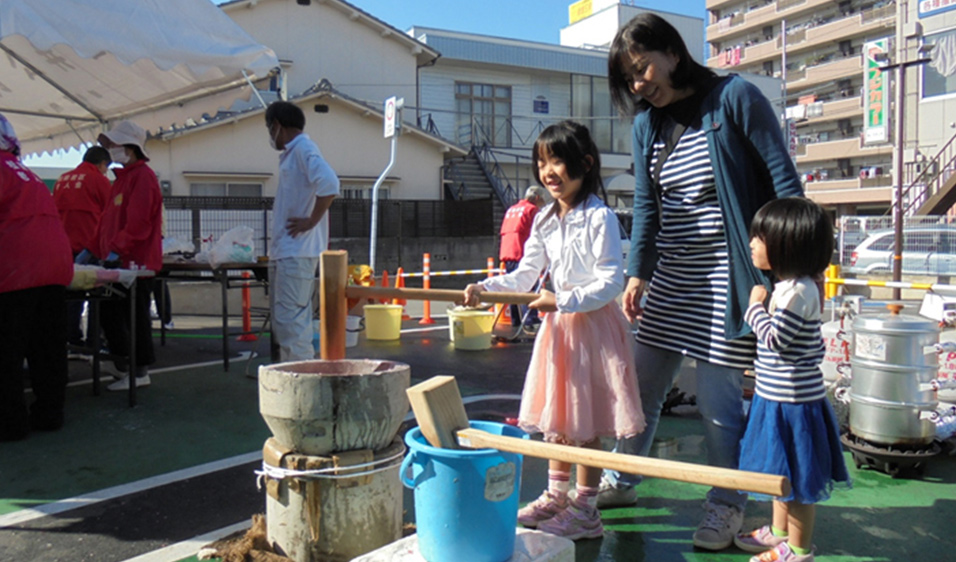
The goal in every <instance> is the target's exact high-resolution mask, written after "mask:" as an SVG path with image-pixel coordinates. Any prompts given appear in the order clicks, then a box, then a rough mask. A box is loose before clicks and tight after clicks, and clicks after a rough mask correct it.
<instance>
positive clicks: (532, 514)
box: [518, 490, 568, 529]
mask: <svg viewBox="0 0 956 562" xmlns="http://www.w3.org/2000/svg"><path fill="white" fill-rule="evenodd" d="M567 507H568V497H567V496H559V495H557V494H552V493H551V492H550V491H548V490H545V491H544V492H543V493H542V494H541V495H540V496H538V499H536V500H534V501H533V502H531V503H529V504H528V505H526V506H524V507H522V508H521V509H519V510H518V523H521V524H522V525H524V526H525V527H530V528H532V529H534V528H535V527H537V526H538V523H540V522H542V521H545V520H548V519H551V518H552V517H554V516H555V515H557V514H558V513H560V512H561V511H564V510H565V509H567Z"/></svg>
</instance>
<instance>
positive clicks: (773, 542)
mask: <svg viewBox="0 0 956 562" xmlns="http://www.w3.org/2000/svg"><path fill="white" fill-rule="evenodd" d="M782 542H787V537H778V536H776V535H774V534H773V532H772V531H771V530H770V525H764V526H763V527H761V528H759V529H754V530H753V531H751V532H749V533H739V534H738V535H737V536H735V537H734V544H735V545H737V548H739V549H740V550H742V551H744V552H763V551H765V550H770V549H772V548H773V547H775V546H777V545H778V544H780V543H782Z"/></svg>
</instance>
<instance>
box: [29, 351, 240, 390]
mask: <svg viewBox="0 0 956 562" xmlns="http://www.w3.org/2000/svg"><path fill="white" fill-rule="evenodd" d="M250 357H256V354H254V353H253V352H251V351H240V352H239V355H238V356H236V357H230V358H229V361H230V362H232V361H245V360H247V359H249V358H250ZM214 365H222V359H217V360H215V361H203V362H202V363H192V364H190V365H174V366H172V367H162V368H159V369H150V370H149V374H151V375H156V374H160V373H175V372H176V371H183V370H185V369H197V368H199V367H212V366H214ZM92 376H93V375H92V374H91V375H90V377H91V378H89V379H83V380H79V381H73V382H71V383H69V384H67V385H66V386H67V387H71V388H72V387H74V386H85V385H88V384H93V379H92ZM107 379H110V380H107ZM108 382H112V378H111V377H109V376H108V375H104V374H103V371H102V369H100V384H103V383H108ZM29 390H30V389H27V391H28V392H29Z"/></svg>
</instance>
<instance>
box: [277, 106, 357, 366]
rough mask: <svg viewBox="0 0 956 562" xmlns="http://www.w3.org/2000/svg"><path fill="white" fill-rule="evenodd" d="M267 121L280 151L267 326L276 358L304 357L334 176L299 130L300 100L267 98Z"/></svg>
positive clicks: (335, 190)
mask: <svg viewBox="0 0 956 562" xmlns="http://www.w3.org/2000/svg"><path fill="white" fill-rule="evenodd" d="M266 127H267V128H268V129H269V142H270V144H271V145H272V148H274V149H276V150H280V151H282V152H281V154H279V188H278V190H277V192H276V198H275V203H274V204H273V207H272V220H273V222H272V224H273V227H272V242H271V244H270V246H269V258H270V259H271V260H272V262H273V264H272V265H273V271H274V272H275V274H274V278H273V281H272V288H273V303H272V326H273V329H274V330H275V336H276V341H277V342H278V344H279V358H280V360H282V361H303V360H307V359H312V358H314V357H315V352H314V350H313V348H312V291H313V289H314V287H315V275H316V267H317V266H318V263H319V256H320V255H321V254H322V252H324V251H325V250H327V249H328V247H329V216H328V210H329V207H330V206H331V205H332V200H333V199H335V196H336V195H338V194H339V178H338V177H337V176H336V175H335V172H334V171H333V170H332V168H331V167H330V166H329V164H328V162H326V161H325V159H324V158H322V153H321V152H319V148H318V147H317V146H316V145H315V143H314V142H312V139H310V138H309V135H307V134H305V133H304V132H302V130H303V129H304V128H305V114H304V113H302V110H301V109H300V108H299V106H297V105H295V104H293V103H289V102H286V101H277V102H274V103H272V104H270V105H269V107H268V108H267V109H266Z"/></svg>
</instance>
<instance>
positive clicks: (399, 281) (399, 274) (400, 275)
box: [392, 267, 412, 320]
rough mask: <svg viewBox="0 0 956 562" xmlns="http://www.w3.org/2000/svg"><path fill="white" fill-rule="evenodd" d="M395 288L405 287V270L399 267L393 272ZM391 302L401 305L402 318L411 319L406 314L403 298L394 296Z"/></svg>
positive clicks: (405, 302)
mask: <svg viewBox="0 0 956 562" xmlns="http://www.w3.org/2000/svg"><path fill="white" fill-rule="evenodd" d="M395 288H396V289H404V288H405V270H404V269H402V268H401V267H399V268H398V271H396V272H395ZM392 304H400V305H402V320H411V318H412V317H411V316H409V315H408V312H407V311H406V310H405V305H406V304H408V302H407V301H406V300H405V299H399V298H395V299H392Z"/></svg>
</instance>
